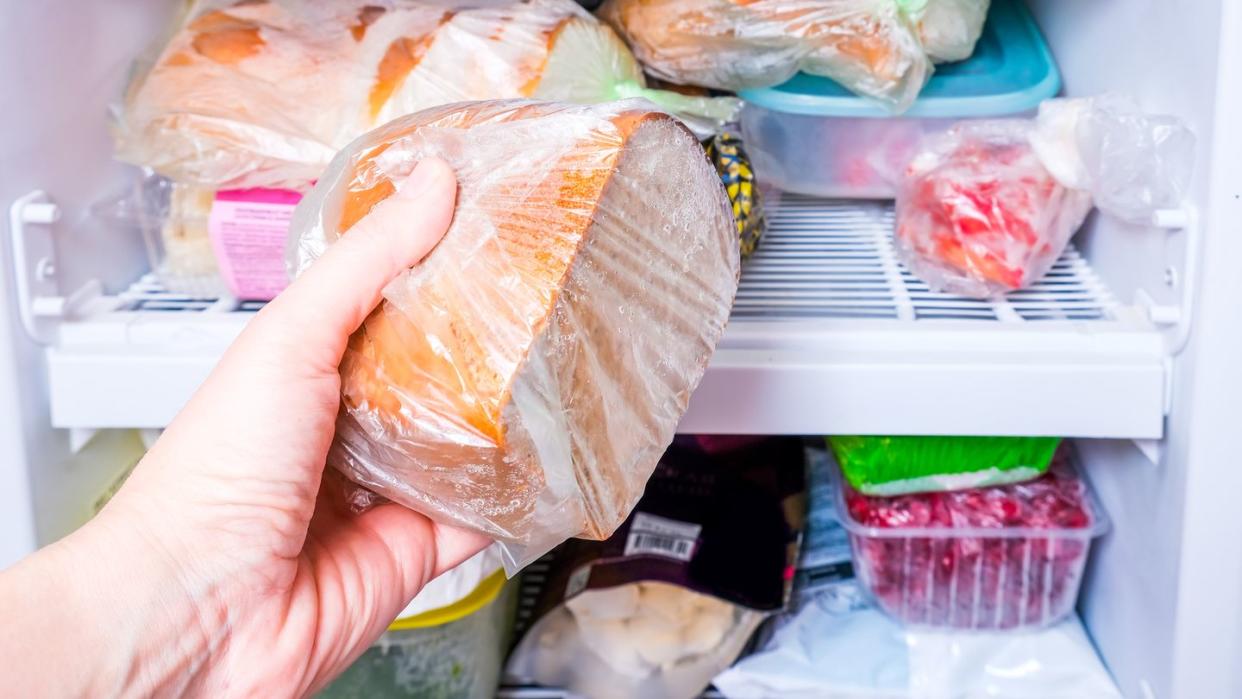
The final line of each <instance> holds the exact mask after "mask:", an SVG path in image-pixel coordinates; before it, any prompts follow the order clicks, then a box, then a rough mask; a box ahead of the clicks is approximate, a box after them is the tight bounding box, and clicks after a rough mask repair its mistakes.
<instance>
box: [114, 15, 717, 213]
mask: <svg viewBox="0 0 1242 699" xmlns="http://www.w3.org/2000/svg"><path fill="white" fill-rule="evenodd" d="M636 96H645V97H648V98H649V99H653V100H654V101H657V102H659V103H661V104H662V105H664V107H665V108H667V109H669V110H670V111H672V112H675V113H677V114H678V115H679V116H682V117H684V118H686V119H688V120H691V121H694V122H696V123H697V124H698V125H700V126H702V127H703V128H706V125H709V124H713V123H716V122H722V121H726V120H728V119H729V118H731V117H732V116H733V115H734V113H735V112H736V110H737V108H738V103H737V101H736V100H733V99H721V98H716V99H713V98H703V97H699V98H694V97H685V96H682V95H677V94H675V93H669V92H662V91H658V90H649V89H647V87H646V83H645V81H644V78H643V75H642V70H641V69H640V68H639V66H638V64H637V62H636V60H635V59H634V57H633V55H632V54H630V52H629V49H628V48H626V46H625V44H624V43H623V42H621V40H620V39H619V38H618V37H617V36H616V35H615V34H614V33H613V31H612V30H611V29H609V28H608V27H607V26H606V25H604V24H602V23H600V22H599V21H597V20H596V19H595V18H594V17H592V16H591V15H590V14H589V13H587V12H586V11H585V10H583V9H582V8H581V7H580V6H579V5H578V4H577V3H575V2H573V0H478V1H475V2H469V3H467V2H464V1H463V0H366V1H363V0H332V1H330V2H325V1H322V0H320V1H312V0H241V1H235V0H232V1H227V2H226V1H221V0H198V1H197V2H194V3H192V4H191V6H190V8H189V10H188V12H187V14H186V15H185V18H184V20H183V21H182V23H181V25H180V26H179V28H178V29H177V31H175V32H174V33H173V35H172V37H171V38H170V39H169V40H168V41H167V43H166V44H164V45H162V46H161V47H160V49H159V50H158V51H157V52H156V54H155V56H154V57H153V59H152V60H151V61H150V64H149V65H148V66H147V67H145V68H144V69H141V70H139V71H138V72H137V75H136V78H135V79H134V80H133V81H132V83H131V84H130V86H129V89H128V91H127V94H126V98H125V101H124V105H123V108H122V109H121V110H120V113H119V116H118V119H117V123H116V135H117V141H118V155H119V157H120V158H121V159H122V160H126V161H129V162H133V163H135V164H138V165H143V166H148V167H151V168H153V169H155V170H156V171H157V172H159V173H160V174H162V175H165V176H168V177H171V178H172V179H174V180H176V181H178V182H181V183H186V184H196V185H206V186H212V187H217V188H243V187H284V188H293V189H300V188H304V187H306V186H308V185H309V183H310V182H312V181H314V179H315V178H317V177H318V176H319V175H320V173H321V172H322V171H323V168H324V167H325V166H326V165H327V163H328V161H329V160H331V158H332V156H333V155H334V154H335V153H336V152H337V151H338V150H339V149H340V148H342V147H344V146H345V145H346V144H348V143H349V142H350V141H352V140H353V139H354V138H356V137H358V136H359V135H361V134H363V133H365V132H366V131H368V130H369V129H371V128H374V127H375V126H377V125H379V124H382V123H385V122H387V121H390V120H391V119H393V118H396V117H398V116H402V115H405V114H410V113H413V112H415V111H418V110H421V109H426V108H429V107H434V106H439V105H442V104H449V103H453V102H461V101H467V100H482V99H505V98H521V97H532V98H538V99H549V100H560V101H571V102H583V103H593V102H605V101H610V100H615V99H619V98H625V97H636Z"/></svg>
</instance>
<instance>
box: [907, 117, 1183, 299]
mask: <svg viewBox="0 0 1242 699" xmlns="http://www.w3.org/2000/svg"><path fill="white" fill-rule="evenodd" d="M1193 162H1194V136H1193V134H1191V132H1190V130H1189V129H1187V128H1186V126H1185V125H1184V124H1183V123H1182V122H1181V121H1180V120H1178V119H1176V118H1174V117H1170V116H1163V115H1149V114H1145V113H1143V112H1142V111H1141V110H1139V109H1138V107H1137V106H1135V105H1134V104H1133V102H1131V101H1129V100H1127V99H1124V98H1121V97H1115V96H1104V97H1096V98H1087V99H1054V100H1047V101H1045V102H1044V103H1043V104H1042V105H1041V106H1040V111H1039V116H1038V117H1037V118H1036V119H1033V120H1017V119H1014V120H1002V121H978V122H962V123H960V124H957V125H956V126H954V127H953V128H952V129H950V130H949V131H948V132H946V133H943V134H937V135H935V136H932V137H929V138H928V139H926V140H925V141H924V142H923V144H922V145H921V147H920V150H919V152H918V154H917V155H916V156H915V157H914V158H913V159H912V160H911V162H910V164H909V166H908V167H907V168H906V171H905V173H904V176H903V178H902V180H901V182H900V183H899V184H898V192H897V232H896V238H895V241H896V245H897V251H898V254H899V255H900V257H901V258H902V260H903V261H904V262H905V263H906V265H907V266H909V267H910V269H911V271H913V272H914V273H915V274H916V275H918V276H919V277H920V278H922V279H923V280H925V281H926V282H927V283H928V284H929V285H931V286H932V287H933V288H936V289H941V290H945V291H948V292H951V293H957V294H962V295H964V296H972V297H977V298H989V297H994V296H999V295H1001V294H1004V293H1006V292H1010V291H1015V290H1017V289H1021V288H1024V287H1026V286H1028V285H1030V284H1032V283H1034V282H1035V281H1038V280H1039V279H1040V278H1041V277H1043V276H1044V274H1045V273H1046V272H1047V271H1048V269H1049V268H1051V267H1052V265H1053V264H1054V263H1055V262H1056V260H1057V258H1058V257H1060V255H1061V253H1062V251H1064V249H1065V246H1066V244H1067V243H1069V240H1070V238H1071V237H1072V236H1073V235H1074V233H1075V232H1076V231H1077V230H1078V228H1079V226H1081V225H1082V222H1083V220H1084V219H1085V218H1086V216H1087V214H1088V213H1089V212H1090V210H1091V207H1092V205H1093V204H1094V205H1095V206H1098V207H1099V208H1100V210H1101V211H1103V212H1104V213H1106V214H1108V215H1111V216H1116V217H1119V218H1122V219H1124V220H1127V221H1131V222H1135V223H1147V222H1150V221H1151V218H1152V216H1153V214H1154V213H1155V212H1156V210H1158V209H1160V208H1165V207H1176V206H1178V205H1179V203H1180V202H1181V199H1182V197H1183V196H1184V195H1185V192H1186V189H1187V187H1188V186H1189V182H1190V177H1191V174H1192V167H1193Z"/></svg>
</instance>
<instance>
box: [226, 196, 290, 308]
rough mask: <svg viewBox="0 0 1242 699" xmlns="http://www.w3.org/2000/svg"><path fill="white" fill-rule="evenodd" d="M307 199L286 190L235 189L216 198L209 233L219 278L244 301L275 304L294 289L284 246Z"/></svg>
mask: <svg viewBox="0 0 1242 699" xmlns="http://www.w3.org/2000/svg"><path fill="white" fill-rule="evenodd" d="M301 199H302V195H301V193H299V192H295V191H292V190H287V189H231V190H223V191H220V192H218V193H217V194H216V201H215V203H214V204H212V206H211V217H210V218H209V219H208V220H207V230H208V232H209V233H210V234H211V245H212V247H213V248H214V250H215V253H216V260H217V262H218V263H219V265H220V276H221V277H223V278H224V283H225V284H227V285H228V287H229V290H230V291H232V292H233V295H234V296H236V297H237V298H239V299H246V300H255V301H270V300H271V299H273V298H275V297H276V294H279V293H280V292H281V291H283V290H284V288H285V287H286V286H288V285H289V274H288V272H286V271H285V243H286V241H287V239H288V237H289V220H290V218H292V216H293V209H294V207H295V206H296V205H297V203H298V201H300V200H301Z"/></svg>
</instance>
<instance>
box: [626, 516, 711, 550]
mask: <svg viewBox="0 0 1242 699" xmlns="http://www.w3.org/2000/svg"><path fill="white" fill-rule="evenodd" d="M702 531H703V527H702V526H701V525H698V524H691V523H689V522H679V521H677V520H675V519H668V518H667V517H659V516H656V515H651V514H647V513H646V512H639V513H637V514H635V515H634V521H633V523H632V524H631V525H630V533H629V536H628V537H626V539H625V555H626V556H637V555H644V554H647V555H655V556H664V557H666V558H673V559H676V560H679V561H688V560H690V559H691V558H692V557H693V556H694V545H695V543H697V542H698V539H699V533H700V532H702Z"/></svg>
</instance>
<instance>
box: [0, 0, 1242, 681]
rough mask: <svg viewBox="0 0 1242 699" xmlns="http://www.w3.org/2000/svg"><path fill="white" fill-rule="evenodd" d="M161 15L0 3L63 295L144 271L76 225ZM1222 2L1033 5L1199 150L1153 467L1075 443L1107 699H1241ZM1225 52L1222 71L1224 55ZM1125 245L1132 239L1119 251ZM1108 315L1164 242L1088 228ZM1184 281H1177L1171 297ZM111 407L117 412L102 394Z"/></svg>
mask: <svg viewBox="0 0 1242 699" xmlns="http://www.w3.org/2000/svg"><path fill="white" fill-rule="evenodd" d="M180 4H181V3H180V2H178V0H90V1H86V0H44V2H37V3H36V2H24V3H23V2H12V1H10V2H5V3H2V4H0V107H3V109H0V201H2V202H5V203H6V204H7V203H9V202H12V201H13V200H14V199H15V198H16V197H18V196H21V195H23V194H25V193H27V192H29V191H30V190H32V189H38V188H46V189H48V190H49V191H52V192H54V194H55V196H56V199H57V202H58V203H59V204H60V205H61V207H62V209H63V212H64V218H63V220H62V224H61V227H60V228H58V237H57V240H58V243H59V244H60V245H61V246H62V249H61V250H60V251H59V252H60V254H59V256H58V257H59V259H61V260H63V261H64V269H62V270H60V274H61V275H62V276H63V277H65V278H66V279H67V281H66V282H65V283H64V286H63V288H64V289H71V288H76V287H77V285H78V283H80V282H81V281H82V280H84V279H85V278H87V277H98V278H102V279H103V280H104V281H105V283H106V284H108V285H110V286H111V287H113V288H117V287H120V286H121V285H123V284H125V283H126V282H128V281H130V280H132V279H133V278H134V276H136V274H137V273H138V272H139V271H141V270H142V269H143V268H144V266H145V262H144V259H145V258H144V252H143V249H142V244H141V241H140V239H139V237H138V236H137V235H136V234H135V235H128V236H127V235H124V234H122V233H118V232H117V231H108V230H104V229H101V228H99V227H97V226H95V225H93V224H90V223H88V222H87V221H86V220H85V219H86V215H87V207H88V206H89V205H90V204H91V203H93V202H95V201H96V200H98V198H99V197H101V196H103V195H105V194H107V193H109V192H111V191H114V190H115V188H116V187H118V186H119V185H120V184H121V183H122V181H123V170H122V169H121V168H120V167H119V166H116V165H114V164H112V163H111V161H110V154H111V140H110V138H109V135H108V132H107V127H106V123H105V118H104V117H105V115H106V114H107V110H108V107H109V106H110V104H111V103H112V102H113V100H114V98H115V96H116V95H117V94H119V92H120V89H121V87H122V85H123V83H124V78H125V74H126V71H127V69H128V66H129V63H130V60H131V58H132V57H133V55H134V54H135V53H136V52H138V51H139V50H141V48H142V47H144V46H146V45H147V43H148V42H149V41H150V39H151V37H153V36H156V35H158V34H159V33H160V32H161V31H162V30H163V28H164V27H166V26H167V23H168V18H169V16H170V15H171V14H172V13H173V12H174V11H175V9H176V8H177V7H178V6H179V5H180ZM1239 4H1242V3H1240V2H1239V0H1223V1H1222V0H1179V1H1176V2H1175V1H1174V0H1036V1H1035V2H1032V7H1033V9H1034V10H1035V11H1036V13H1037V16H1038V17H1039V20H1040V23H1041V25H1042V26H1043V28H1044V30H1045V33H1046V34H1047V35H1048V37H1049V40H1050V41H1051V43H1052V45H1053V50H1054V54H1055V55H1056V57H1057V59H1058V62H1059V63H1060V65H1061V67H1062V72H1063V74H1064V77H1065V84H1066V88H1067V91H1068V92H1069V93H1070V94H1074V95H1085V94H1092V93H1096V92H1101V91H1106V90H1116V91H1121V92H1129V93H1131V94H1134V95H1135V96H1137V97H1138V98H1139V99H1140V100H1141V102H1142V103H1143V104H1144V105H1145V106H1147V107H1149V108H1152V109H1157V110H1163V111H1168V112H1171V113H1175V114H1178V115H1180V116H1183V117H1184V118H1187V119H1188V120H1189V121H1190V122H1191V123H1192V126H1193V127H1194V128H1195V130H1196V132H1197V133H1198V135H1199V138H1200V154H1199V167H1198V170H1197V173H1196V177H1197V179H1196V182H1195V188H1194V191H1193V193H1192V199H1193V201H1194V203H1195V204H1196V205H1197V206H1198V208H1199V210H1200V214H1201V221H1200V223H1201V224H1202V225H1203V226H1204V228H1205V231H1206V241H1205V250H1204V255H1203V260H1202V261H1203V265H1202V267H1201V274H1200V276H1199V278H1198V279H1197V280H1192V281H1195V282H1197V283H1199V284H1200V291H1201V292H1202V293H1201V294H1200V295H1199V302H1198V304H1197V311H1196V314H1195V318H1194V334H1193V335H1192V338H1191V342H1190V345H1189V346H1188V347H1187V349H1186V351H1185V352H1184V353H1183V354H1182V355H1181V356H1180V357H1179V358H1178V360H1177V362H1176V376H1175V381H1174V384H1173V389H1174V396H1173V412H1172V416H1171V417H1170V419H1169V422H1168V429H1167V434H1168V439H1167V440H1166V443H1165V444H1164V445H1163V449H1162V456H1161V457H1160V459H1159V460H1158V461H1159V463H1155V464H1153V463H1151V462H1149V461H1147V460H1146V458H1145V457H1143V456H1142V455H1141V454H1140V453H1139V452H1138V450H1136V449H1135V448H1134V447H1133V446H1132V445H1130V444H1129V443H1126V442H1112V441H1101V442H1081V443H1080V452H1081V454H1082V456H1083V457H1084V459H1085V461H1086V463H1087V466H1088V470H1089V473H1090V476H1091V477H1092V479H1093V481H1094V483H1095V485H1096V486H1097V488H1098V490H1099V491H1100V493H1101V496H1102V498H1103V500H1104V502H1105V505H1106V507H1107V508H1108V510H1109V512H1110V514H1111V515H1112V518H1113V533H1112V534H1111V535H1109V536H1108V537H1107V538H1106V539H1105V540H1104V541H1103V542H1102V543H1101V545H1100V546H1099V548H1098V552H1097V555H1095V556H1094V557H1093V559H1094V560H1093V568H1092V571H1091V575H1090V577H1089V579H1088V581H1087V584H1086V588H1085V594H1084V597H1083V601H1082V604H1081V610H1082V613H1083V616H1084V619H1085V621H1086V622H1087V625H1088V628H1089V630H1090V631H1091V633H1092V635H1093V638H1094V639H1095V641H1096V643H1097V644H1098V646H1099V648H1100V650H1101V652H1102V655H1103V657H1104V659H1105V661H1106V662H1107V663H1108V664H1109V667H1110V669H1111V670H1112V671H1113V672H1114V674H1115V675H1116V677H1117V680H1118V682H1119V684H1120V686H1121V687H1122V689H1123V691H1124V692H1125V693H1126V695H1127V696H1131V697H1145V696H1155V697H1162V698H1165V697H1174V698H1181V697H1232V696H1242V671H1240V670H1238V669H1237V665H1238V663H1237V659H1238V658H1242V638H1240V636H1239V634H1242V516H1239V514H1238V510H1239V509H1242V508H1238V507H1237V506H1236V505H1235V504H1234V501H1235V499H1236V496H1237V494H1239V493H1242V469H1240V468H1238V467H1237V466H1236V464H1235V462H1236V461H1237V459H1236V458H1233V454H1234V453H1235V452H1236V448H1235V444H1234V442H1235V441H1236V440H1235V439H1234V433H1235V432H1238V431H1239V430H1238V428H1237V427H1235V426H1234V425H1233V424H1231V423H1232V422H1236V421H1237V417H1236V416H1237V415H1238V414H1239V412H1242V411H1239V410H1238V408H1239V407H1240V406H1239V403H1240V401H1239V400H1238V398H1237V396H1238V395H1239V394H1240V393H1242V368H1240V367H1239V366H1238V362H1237V359H1236V355H1237V354H1238V349H1239V348H1240V347H1242V322H1240V321H1239V312H1238V311H1237V308H1236V306H1237V301H1236V299H1239V298H1242V274H1239V270H1238V261H1239V260H1242V231H1239V230H1237V229H1238V228H1239V225H1240V224H1239V223H1238V222H1242V202H1240V201H1239V196H1240V195H1239V192H1238V188H1239V183H1242V172H1240V171H1239V168H1240V167H1242V135H1240V134H1239V133H1238V131H1237V129H1240V128H1242V126H1237V127H1232V130H1231V129H1230V128H1226V127H1222V128H1215V125H1217V124H1222V125H1225V124H1230V125H1233V124H1237V125H1242V94H1239V92H1240V91H1242V75H1240V74H1239V73H1238V71H1239V68H1240V67H1242V55H1239V50H1240V49H1239V47H1240V46H1242V27H1240V26H1239V25H1240V23H1242V17H1240V16H1239V11H1240V10H1239ZM1222 52H1228V55H1225V53H1222ZM0 230H3V231H4V232H5V235H4V239H5V241H6V242H5V243H4V245H3V246H0V250H2V251H3V257H4V259H3V260H0V262H3V263H4V264H5V267H4V270H6V271H5V273H4V278H5V283H4V284H3V285H0V303H3V304H4V309H5V312H4V320H3V321H2V322H0V411H2V414H3V415H4V416H5V417H7V418H8V419H5V420H3V421H2V422H0V532H2V533H0V567H3V566H5V565H7V564H8V563H11V562H12V561H13V560H15V559H16V558H17V557H18V556H20V555H22V554H24V553H25V552H27V551H29V550H30V549H31V548H32V547H33V546H34V544H35V542H36V535H37V532H36V531H35V530H34V524H33V522H34V521H35V518H34V517H33V516H32V511H31V508H32V504H33V506H37V503H39V502H41V501H44V500H45V499H46V498H45V496H46V493H45V492H43V491H45V490H46V483H44V482H43V481H42V480H41V478H43V477H44V476H45V474H48V473H51V472H53V471H54V469H53V468H51V466H52V465H53V464H56V463H58V462H60V461H61V460H63V459H64V458H65V456H66V455H67V453H68V438H67V435H65V434H64V433H63V432H61V431H55V430H52V429H51V428H50V426H49V423H48V406H47V398H46V383H45V382H46V370H45V366H44V364H43V358H42V354H41V352H40V351H39V348H38V347H37V346H36V345H34V343H32V342H31V341H30V340H29V338H27V337H26V336H25V333H24V331H23V330H22V329H21V328H20V325H19V324H18V322H17V320H16V315H15V313H14V309H15V304H14V300H13V289H12V288H11V285H12V282H11V274H9V273H8V272H7V270H9V269H11V268H12V266H11V264H10V260H9V257H10V256H11V250H10V249H9V247H8V243H7V240H8V239H9V235H8V232H9V231H8V221H7V217H4V218H3V219H0ZM1130 233H1136V234H1134V235H1129V234H1130ZM1079 242H1080V243H1081V244H1083V247H1084V249H1085V251H1086V253H1087V254H1088V255H1089V256H1090V257H1091V258H1092V261H1093V263H1094V264H1095V265H1096V267H1097V269H1099V270H1100V272H1101V274H1102V276H1104V277H1105V278H1106V279H1107V280H1108V281H1109V282H1110V283H1111V285H1112V286H1113V287H1114V289H1115V290H1116V292H1117V293H1118V295H1119V296H1120V297H1122V299H1123V300H1124V301H1127V302H1128V301H1129V300H1130V299H1131V296H1132V292H1133V290H1134V289H1137V288H1140V287H1142V288H1147V289H1149V290H1154V291H1153V293H1154V294H1155V295H1156V297H1157V300H1160V301H1163V302H1173V301H1174V300H1175V299H1176V298H1177V296H1178V293H1179V292H1180V290H1179V289H1177V288H1168V289H1164V290H1160V289H1159V287H1158V285H1156V286H1153V285H1152V284H1150V280H1151V279H1152V278H1159V277H1160V276H1161V275H1162V274H1163V271H1164V268H1165V267H1166V266H1169V265H1170V264H1172V266H1173V267H1174V268H1175V269H1182V260H1181V256H1182V245H1183V238H1182V237H1180V236H1169V237H1167V239H1166V237H1165V235H1164V234H1153V233H1151V232H1134V231H1126V230H1123V229H1121V228H1120V227H1119V226H1117V225H1116V224H1115V223H1112V222H1110V221H1107V220H1103V219H1100V218H1098V217H1097V218H1095V219H1094V220H1093V222H1092V224H1091V230H1090V231H1089V232H1088V234H1087V235H1086V236H1084V237H1083V238H1082V239H1081V240H1080V241H1079ZM1185 281H1186V280H1182V282H1183V283H1184V282H1185ZM116 399H117V400H118V401H123V400H125V399H126V397H125V396H123V395H120V396H117V397H116Z"/></svg>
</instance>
